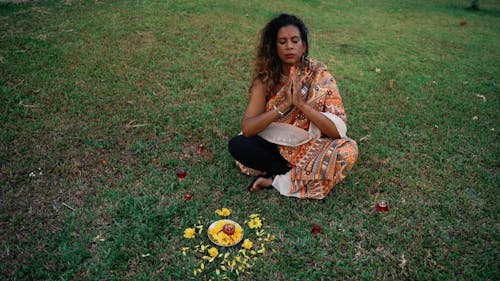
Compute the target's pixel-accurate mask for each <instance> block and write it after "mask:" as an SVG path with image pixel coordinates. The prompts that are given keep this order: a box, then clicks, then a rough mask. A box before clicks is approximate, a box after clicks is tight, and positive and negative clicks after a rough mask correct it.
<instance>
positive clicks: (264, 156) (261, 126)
mask: <svg viewBox="0 0 500 281" xmlns="http://www.w3.org/2000/svg"><path fill="white" fill-rule="evenodd" d="M307 33H308V30H307V28H306V26H305V25H304V23H303V22H302V20H300V19H299V18H297V17H296V16H293V15H287V14H282V15H280V16H278V17H276V18H274V19H273V20H271V21H270V22H269V23H268V24H267V25H266V26H265V27H264V29H263V30H262V33H261V40H260V44H259V46H258V50H257V58H256V61H255V73H254V77H253V83H252V86H251V87H250V100H249V102H248V105H247V108H246V111H245V115H244V117H243V121H242V123H241V127H242V132H243V133H242V134H241V135H239V136H236V137H234V138H232V139H231V140H230V141H229V151H230V153H231V154H232V156H233V157H234V158H235V159H236V163H237V165H238V166H239V167H240V169H241V170H242V172H243V173H245V174H248V175H253V176H256V177H255V178H254V180H253V181H252V182H251V184H250V186H249V190H250V191H251V192H253V191H257V190H259V189H262V188H271V187H274V188H276V189H277V190H278V191H279V192H280V193H281V194H283V195H286V196H295V197H299V198H315V199H323V198H325V197H326V196H327V195H328V194H329V193H330V191H331V190H332V188H333V186H334V185H335V184H337V183H338V182H340V181H341V180H342V179H343V178H344V177H345V176H346V174H347V173H348V172H349V171H350V170H351V168H352V166H353V165H354V163H355V162H356V160H357V155H358V148H357V145H356V143H355V142H354V141H353V140H351V139H349V138H347V137H346V115H345V112H344V106H343V105H342V99H341V97H340V94H339V92H338V89H337V85H336V82H335V80H334V79H333V77H332V76H331V74H330V73H329V72H328V71H327V69H326V66H325V65H324V64H322V63H321V62H319V61H316V60H313V59H308V58H307V55H308V50H309V44H308V40H307Z"/></svg>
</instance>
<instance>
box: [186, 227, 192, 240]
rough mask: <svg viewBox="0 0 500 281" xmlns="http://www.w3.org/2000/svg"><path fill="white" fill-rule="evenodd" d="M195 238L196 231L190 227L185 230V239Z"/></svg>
mask: <svg viewBox="0 0 500 281" xmlns="http://www.w3.org/2000/svg"><path fill="white" fill-rule="evenodd" d="M194 237H195V229H194V228H192V227H188V228H186V229H185V230H184V238H188V239H193V238H194Z"/></svg>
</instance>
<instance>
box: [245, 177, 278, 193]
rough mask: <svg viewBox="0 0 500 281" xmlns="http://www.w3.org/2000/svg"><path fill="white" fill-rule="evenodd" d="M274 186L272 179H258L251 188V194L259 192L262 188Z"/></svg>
mask: <svg viewBox="0 0 500 281" xmlns="http://www.w3.org/2000/svg"><path fill="white" fill-rule="evenodd" d="M272 185H273V179H272V178H264V177H258V178H257V179H256V180H255V181H254V182H253V184H252V186H251V187H250V189H249V190H250V192H255V191H259V190H260V189H262V188H271V187H272Z"/></svg>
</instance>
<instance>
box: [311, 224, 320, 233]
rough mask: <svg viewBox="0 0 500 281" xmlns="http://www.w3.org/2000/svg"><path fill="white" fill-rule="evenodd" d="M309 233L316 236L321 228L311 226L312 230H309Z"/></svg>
mask: <svg viewBox="0 0 500 281" xmlns="http://www.w3.org/2000/svg"><path fill="white" fill-rule="evenodd" d="M311 233H312V234H318V233H321V226H320V225H315V226H313V228H312V230H311Z"/></svg>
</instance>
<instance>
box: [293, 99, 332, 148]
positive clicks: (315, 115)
mask: <svg viewBox="0 0 500 281" xmlns="http://www.w3.org/2000/svg"><path fill="white" fill-rule="evenodd" d="M298 108H299V109H300V111H302V113H303V114H304V115H305V116H306V117H307V119H309V120H310V121H311V122H312V123H314V125H316V127H318V129H319V130H320V131H321V132H322V133H323V134H325V135H326V136H328V137H329V138H331V139H339V138H340V133H339V131H338V130H337V126H335V123H333V122H332V121H331V120H330V119H328V117H326V116H325V115H324V114H322V113H321V112H319V111H317V110H315V109H314V108H313V107H311V106H310V105H309V104H307V103H305V102H304V103H301V104H300V106H298Z"/></svg>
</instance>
